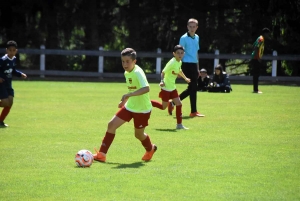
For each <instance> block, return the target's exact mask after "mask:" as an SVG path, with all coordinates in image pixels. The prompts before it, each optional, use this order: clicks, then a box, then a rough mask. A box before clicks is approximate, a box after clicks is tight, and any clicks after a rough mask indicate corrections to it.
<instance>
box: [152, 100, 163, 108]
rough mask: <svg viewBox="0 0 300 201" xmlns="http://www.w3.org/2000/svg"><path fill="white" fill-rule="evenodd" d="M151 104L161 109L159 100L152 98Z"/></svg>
mask: <svg viewBox="0 0 300 201" xmlns="http://www.w3.org/2000/svg"><path fill="white" fill-rule="evenodd" d="M151 104H152V106H153V107H157V108H159V109H161V110H162V109H163V105H162V104H161V103H160V102H158V101H155V100H152V101H151Z"/></svg>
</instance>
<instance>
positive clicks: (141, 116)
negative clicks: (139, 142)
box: [116, 106, 151, 129]
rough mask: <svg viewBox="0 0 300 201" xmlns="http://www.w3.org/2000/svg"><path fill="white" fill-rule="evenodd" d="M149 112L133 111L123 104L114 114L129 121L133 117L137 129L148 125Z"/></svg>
mask: <svg viewBox="0 0 300 201" xmlns="http://www.w3.org/2000/svg"><path fill="white" fill-rule="evenodd" d="M150 114H151V112H148V113H135V112H130V111H128V110H127V109H126V108H125V107H124V106H123V107H122V108H121V109H120V110H119V111H118V112H117V113H116V116H117V117H119V118H120V119H123V120H124V121H127V122H129V121H130V120H131V119H132V118H133V123H134V127H135V128H137V129H140V128H145V127H146V126H148V120H149V119H150Z"/></svg>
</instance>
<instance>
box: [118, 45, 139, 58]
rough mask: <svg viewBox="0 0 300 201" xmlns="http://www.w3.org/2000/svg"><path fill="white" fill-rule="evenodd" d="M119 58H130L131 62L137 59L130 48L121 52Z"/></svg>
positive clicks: (134, 52)
mask: <svg viewBox="0 0 300 201" xmlns="http://www.w3.org/2000/svg"><path fill="white" fill-rule="evenodd" d="M121 56H130V57H131V59H132V60H135V59H136V57H137V54H136V51H135V50H134V49H132V48H125V49H124V50H122V52H121Z"/></svg>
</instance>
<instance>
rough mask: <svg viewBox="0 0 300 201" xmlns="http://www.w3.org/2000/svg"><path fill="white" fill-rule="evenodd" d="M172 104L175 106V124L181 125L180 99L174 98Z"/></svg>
mask: <svg viewBox="0 0 300 201" xmlns="http://www.w3.org/2000/svg"><path fill="white" fill-rule="evenodd" d="M173 102H174V103H175V105H176V119H177V124H181V123H182V104H181V101H180V98H179V97H177V98H174V99H173Z"/></svg>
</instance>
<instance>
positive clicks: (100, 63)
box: [98, 47, 104, 73]
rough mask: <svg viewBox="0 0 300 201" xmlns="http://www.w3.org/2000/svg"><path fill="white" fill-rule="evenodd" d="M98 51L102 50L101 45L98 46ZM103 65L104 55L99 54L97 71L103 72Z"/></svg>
mask: <svg viewBox="0 0 300 201" xmlns="http://www.w3.org/2000/svg"><path fill="white" fill-rule="evenodd" d="M99 51H100V52H102V51H103V47H99ZM103 66H104V57H103V56H101V55H100V56H99V59H98V73H103Z"/></svg>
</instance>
